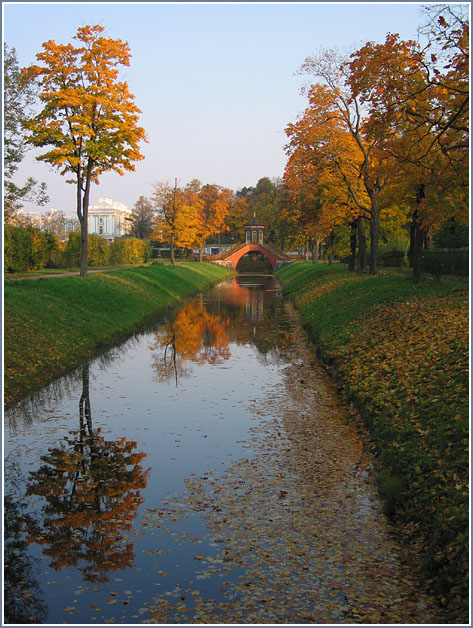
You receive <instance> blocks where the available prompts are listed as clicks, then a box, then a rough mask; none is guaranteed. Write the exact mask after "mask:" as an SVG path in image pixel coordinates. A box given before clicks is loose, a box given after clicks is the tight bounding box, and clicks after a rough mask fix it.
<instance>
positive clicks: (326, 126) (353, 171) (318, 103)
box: [284, 85, 370, 270]
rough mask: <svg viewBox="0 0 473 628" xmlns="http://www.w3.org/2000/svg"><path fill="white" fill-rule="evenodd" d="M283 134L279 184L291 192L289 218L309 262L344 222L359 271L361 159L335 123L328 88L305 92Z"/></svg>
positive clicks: (363, 213) (364, 200)
mask: <svg viewBox="0 0 473 628" xmlns="http://www.w3.org/2000/svg"><path fill="white" fill-rule="evenodd" d="M286 134H287V136H288V138H289V143H288V144H287V146H286V152H287V154H288V161H287V164H286V168H285V172H284V182H285V184H286V186H287V187H288V189H289V190H290V192H291V194H292V203H291V204H290V205H289V206H288V215H289V218H290V219H291V220H292V222H293V223H296V224H298V225H299V226H300V228H301V232H300V235H301V236H303V237H304V238H305V239H306V240H308V241H309V243H310V248H312V251H313V260H314V262H316V261H317V259H318V251H319V247H320V245H321V243H322V242H323V241H324V240H325V239H326V238H330V239H331V244H332V245H333V234H334V229H335V227H337V225H341V224H344V223H347V222H348V223H350V224H352V227H354V229H355V236H356V231H358V235H359V238H358V239H359V242H360V247H359V248H360V255H359V270H364V261H363V260H364V255H365V253H364V248H365V246H366V238H365V236H364V222H363V221H364V219H365V218H370V214H369V212H368V207H369V198H368V196H367V194H366V192H365V190H364V188H363V184H362V183H361V181H360V177H359V174H360V168H361V167H362V164H363V157H362V155H361V154H360V151H359V148H358V145H357V143H356V141H355V139H354V137H353V135H352V134H351V133H350V132H349V130H348V129H347V128H346V125H345V124H344V123H343V121H340V119H339V114H338V108H337V106H336V100H335V98H334V95H333V93H332V91H331V90H330V89H329V88H328V87H327V86H324V85H314V86H313V87H312V88H311V89H310V92H309V106H308V107H307V108H306V110H305V111H304V112H303V114H301V115H300V116H299V119H298V120H297V121H296V122H295V123H292V124H289V125H288V127H287V128H286ZM352 240H353V237H352ZM355 241H356V239H355ZM351 267H352V266H351Z"/></svg>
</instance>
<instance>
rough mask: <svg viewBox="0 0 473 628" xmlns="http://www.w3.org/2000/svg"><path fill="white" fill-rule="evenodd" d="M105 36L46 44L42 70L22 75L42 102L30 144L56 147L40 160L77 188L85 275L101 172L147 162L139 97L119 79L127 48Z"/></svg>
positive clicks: (89, 34) (91, 30) (81, 32)
mask: <svg viewBox="0 0 473 628" xmlns="http://www.w3.org/2000/svg"><path fill="white" fill-rule="evenodd" d="M103 31H104V28H103V27H102V26H98V25H97V26H84V27H82V28H79V29H78V30H77V33H76V35H75V36H74V39H75V40H76V42H77V45H73V44H56V43H55V42H54V41H52V40H50V41H47V42H45V43H44V44H43V51H42V52H40V53H38V54H37V55H36V57H37V60H38V61H39V62H41V65H33V66H31V67H29V68H25V69H24V70H23V72H24V73H25V75H27V76H32V77H36V78H37V80H38V83H39V87H40V90H41V91H40V99H41V101H42V103H43V109H42V110H41V111H40V112H39V113H38V115H37V116H35V117H34V118H33V120H31V121H30V122H29V124H28V127H29V130H30V136H29V141H30V142H31V143H32V144H34V145H35V146H40V147H45V146H50V147H51V148H50V150H47V152H45V153H43V154H42V155H40V156H39V157H37V159H38V160H40V161H45V162H48V163H50V164H51V165H52V166H53V167H55V168H57V169H58V170H59V171H60V173H61V174H62V175H67V176H68V177H69V178H68V179H67V182H68V183H72V184H74V185H75V186H76V208H77V216H78V218H79V222H80V226H81V268H80V273H81V275H82V276H84V275H86V274H87V232H88V225H87V222H88V220H87V219H88V209H89V196H90V184H91V183H92V182H94V183H98V181H99V177H100V175H101V174H102V173H104V172H109V171H114V172H118V173H119V174H120V175H123V174H124V171H125V170H128V171H133V170H134V169H135V166H134V162H135V161H137V160H140V159H143V155H142V154H141V153H140V150H139V144H140V142H141V141H143V140H146V138H145V131H144V129H143V128H141V127H140V126H138V114H139V113H140V110H139V109H138V107H137V106H136V105H135V103H134V96H133V94H131V93H130V92H129V90H128V85H127V83H126V82H124V81H120V80H119V68H120V66H129V65H130V50H129V46H128V44H127V43H126V42H122V41H121V40H120V39H111V38H109V37H104V36H103V34H102V33H103Z"/></svg>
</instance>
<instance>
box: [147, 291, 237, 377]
mask: <svg viewBox="0 0 473 628" xmlns="http://www.w3.org/2000/svg"><path fill="white" fill-rule="evenodd" d="M229 319H230V317H229V316H228V315H227V316H225V315H223V316H222V315H221V316H217V315H215V314H210V313H209V312H208V311H207V309H206V308H205V305H204V303H203V302H202V301H196V302H190V303H188V304H187V305H185V306H184V307H183V308H181V309H180V310H179V311H178V312H177V313H176V315H175V317H174V318H173V319H172V320H170V321H169V322H168V323H167V324H166V325H163V326H160V327H159V328H158V329H157V330H156V341H155V343H154V344H153V345H152V349H153V350H154V351H155V353H154V364H153V368H154V369H155V371H156V375H157V377H158V380H159V381H170V380H171V379H175V382H176V386H177V384H178V381H179V379H180V378H181V377H184V376H186V375H187V374H188V372H189V371H186V369H185V366H184V362H186V361H188V360H189V361H191V362H195V363H197V364H204V363H208V364H222V363H223V362H225V361H226V360H228V359H229V358H230V356H231V353H230V348H229V339H228V336H227V334H226V327H227V326H228V324H229Z"/></svg>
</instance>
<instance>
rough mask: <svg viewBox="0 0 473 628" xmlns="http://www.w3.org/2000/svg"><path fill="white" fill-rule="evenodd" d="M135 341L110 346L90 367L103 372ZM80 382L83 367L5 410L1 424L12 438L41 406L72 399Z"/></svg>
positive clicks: (36, 415) (33, 419) (38, 415)
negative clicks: (3, 424)
mask: <svg viewBox="0 0 473 628" xmlns="http://www.w3.org/2000/svg"><path fill="white" fill-rule="evenodd" d="M138 342H139V340H138V336H132V337H131V338H129V339H128V340H127V341H126V342H125V343H124V344H123V345H120V346H119V347H114V348H113V349H110V350H109V351H107V352H106V353H104V354H103V355H101V356H99V357H97V358H95V359H94V360H93V362H92V363H91V364H92V365H93V367H94V368H95V367H97V368H98V369H106V368H108V367H109V366H110V365H111V364H113V363H114V362H115V361H116V360H117V359H118V358H119V357H121V356H122V355H123V354H124V353H125V352H126V351H127V350H128V349H130V348H133V346H134V345H135V344H137V343H138ZM82 380H83V367H80V368H78V369H75V370H73V371H71V372H70V373H66V374H65V375H63V376H62V377H60V378H59V379H56V380H54V381H53V382H51V383H50V384H49V385H48V386H45V387H44V388H42V389H41V390H38V391H35V392H32V393H31V394H30V395H29V396H28V397H25V399H22V400H21V401H19V402H18V403H16V404H15V405H13V406H11V407H10V408H8V409H7V410H6V411H5V425H6V426H7V427H8V430H9V432H10V434H11V436H16V434H17V433H18V431H19V428H20V427H21V426H29V425H31V424H33V423H35V422H37V421H38V420H39V419H40V418H41V416H42V412H43V411H44V408H45V407H50V406H51V405H52V406H55V405H56V404H57V403H59V402H61V401H62V400H63V399H67V398H70V397H72V396H73V395H74V394H75V391H76V389H77V386H78V385H80V384H81V383H82ZM49 418H50V416H48V419H49Z"/></svg>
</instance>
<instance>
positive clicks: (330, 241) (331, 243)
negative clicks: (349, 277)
mask: <svg viewBox="0 0 473 628" xmlns="http://www.w3.org/2000/svg"><path fill="white" fill-rule="evenodd" d="M328 246H329V249H328V250H329V253H328V256H327V259H328V265H329V266H331V265H332V262H333V247H334V246H335V233H334V232H333V231H332V232H331V234H330V235H329V237H328Z"/></svg>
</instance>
